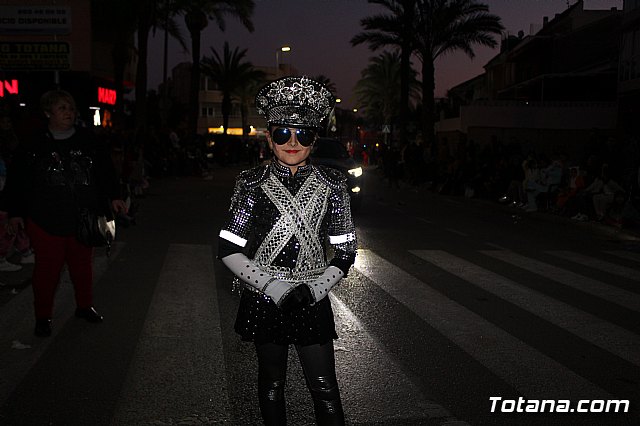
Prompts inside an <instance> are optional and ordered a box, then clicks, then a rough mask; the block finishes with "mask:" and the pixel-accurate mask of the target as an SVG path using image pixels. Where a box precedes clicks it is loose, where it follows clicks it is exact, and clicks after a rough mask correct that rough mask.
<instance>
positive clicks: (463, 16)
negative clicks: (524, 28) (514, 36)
mask: <svg viewBox="0 0 640 426" xmlns="http://www.w3.org/2000/svg"><path fill="white" fill-rule="evenodd" d="M416 6H417V10H418V14H417V15H416V22H415V25H414V26H413V28H414V31H413V32H414V34H415V36H416V46H417V48H416V53H417V56H418V58H419V60H420V61H421V63H422V103H423V105H422V115H423V117H422V132H423V135H424V138H425V142H427V143H429V142H431V141H432V140H433V138H434V122H435V116H434V115H435V109H434V92H435V65H434V64H435V61H436V59H437V58H438V57H440V56H442V55H445V54H447V53H452V52H454V51H457V50H462V51H463V52H464V53H466V54H467V56H469V58H472V59H473V57H474V56H475V54H474V52H473V46H474V45H481V46H488V47H495V46H496V45H497V42H496V41H495V39H494V36H495V35H498V34H501V32H502V30H503V29H504V27H503V26H502V23H501V22H500V17H499V16H496V15H492V14H490V13H489V7H488V6H487V5H486V4H483V3H479V2H477V1H476V0H416Z"/></svg>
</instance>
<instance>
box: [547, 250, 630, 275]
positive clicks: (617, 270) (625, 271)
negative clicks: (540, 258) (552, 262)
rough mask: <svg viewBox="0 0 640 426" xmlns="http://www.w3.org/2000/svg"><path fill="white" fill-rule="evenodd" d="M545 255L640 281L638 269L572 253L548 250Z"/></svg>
mask: <svg viewBox="0 0 640 426" xmlns="http://www.w3.org/2000/svg"><path fill="white" fill-rule="evenodd" d="M547 253H550V254H552V255H554V256H558V257H560V258H562V259H566V260H569V261H571V262H575V263H578V264H580V265H588V266H589V267H590V268H595V269H599V270H601V271H604V272H608V273H610V274H613V275H618V276H620V277H624V278H629V279H631V280H635V281H640V270H638V269H633V268H628V267H626V266H622V265H617V264H615V263H611V262H607V261H606V260H602V259H597V258H595V257H591V256H585V255H583V254H580V253H575V252H572V251H566V250H550V251H548V252H547Z"/></svg>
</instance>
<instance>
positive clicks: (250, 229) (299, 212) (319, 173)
mask: <svg viewBox="0 0 640 426" xmlns="http://www.w3.org/2000/svg"><path fill="white" fill-rule="evenodd" d="M356 248H357V242H356V235H355V227H354V224H353V220H352V217H351V211H350V205H349V194H348V193H347V188H346V178H345V177H344V175H342V174H341V173H340V172H339V171H337V170H334V169H331V168H325V167H321V166H314V165H311V164H309V165H305V166H300V167H298V170H297V172H296V173H295V174H292V173H291V171H290V169H289V168H288V167H285V166H282V165H280V164H279V163H277V162H275V161H273V162H271V163H269V164H266V165H261V166H258V167H255V168H253V169H250V170H247V171H245V172H243V173H241V174H240V176H239V177H238V178H237V180H236V185H235V189H234V194H233V197H232V200H231V207H230V208H229V217H228V219H227V221H226V223H225V224H224V226H223V228H222V230H221V232H220V244H219V253H218V255H219V257H220V258H222V257H225V256H228V255H229V254H232V253H237V252H242V253H244V254H246V255H247V257H249V258H250V259H252V260H253V261H255V262H256V263H257V264H258V265H259V266H260V267H261V268H262V269H264V270H265V271H267V272H269V273H271V274H272V275H274V276H276V277H278V278H281V279H285V280H288V281H306V280H308V279H312V278H315V277H317V276H318V275H320V274H321V273H322V272H323V271H324V269H326V267H327V266H328V263H327V256H328V250H329V251H333V256H332V259H331V261H330V263H329V264H331V265H334V266H337V267H338V268H340V269H341V270H343V272H344V273H345V275H346V274H347V272H348V270H349V267H350V266H351V265H352V264H353V262H354V260H355V254H356Z"/></svg>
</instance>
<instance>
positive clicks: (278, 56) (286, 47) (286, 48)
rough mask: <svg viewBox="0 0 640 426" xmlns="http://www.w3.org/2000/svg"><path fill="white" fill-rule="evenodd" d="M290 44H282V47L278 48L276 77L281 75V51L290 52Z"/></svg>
mask: <svg viewBox="0 0 640 426" xmlns="http://www.w3.org/2000/svg"><path fill="white" fill-rule="evenodd" d="M290 51H291V47H290V46H282V47H281V48H280V49H278V50H276V78H278V77H279V76H280V52H283V53H284V52H290Z"/></svg>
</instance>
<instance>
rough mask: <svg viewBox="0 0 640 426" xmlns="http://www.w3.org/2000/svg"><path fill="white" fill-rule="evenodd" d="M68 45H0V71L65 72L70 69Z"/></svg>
mask: <svg viewBox="0 0 640 426" xmlns="http://www.w3.org/2000/svg"><path fill="white" fill-rule="evenodd" d="M70 62H71V49H70V47H69V43H66V42H58V41H52V42H48V43H46V42H45V43H18V42H16V43H13V42H7V43H0V69H5V70H12V71H15V70H43V71H44V70H66V69H69V68H70Z"/></svg>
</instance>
